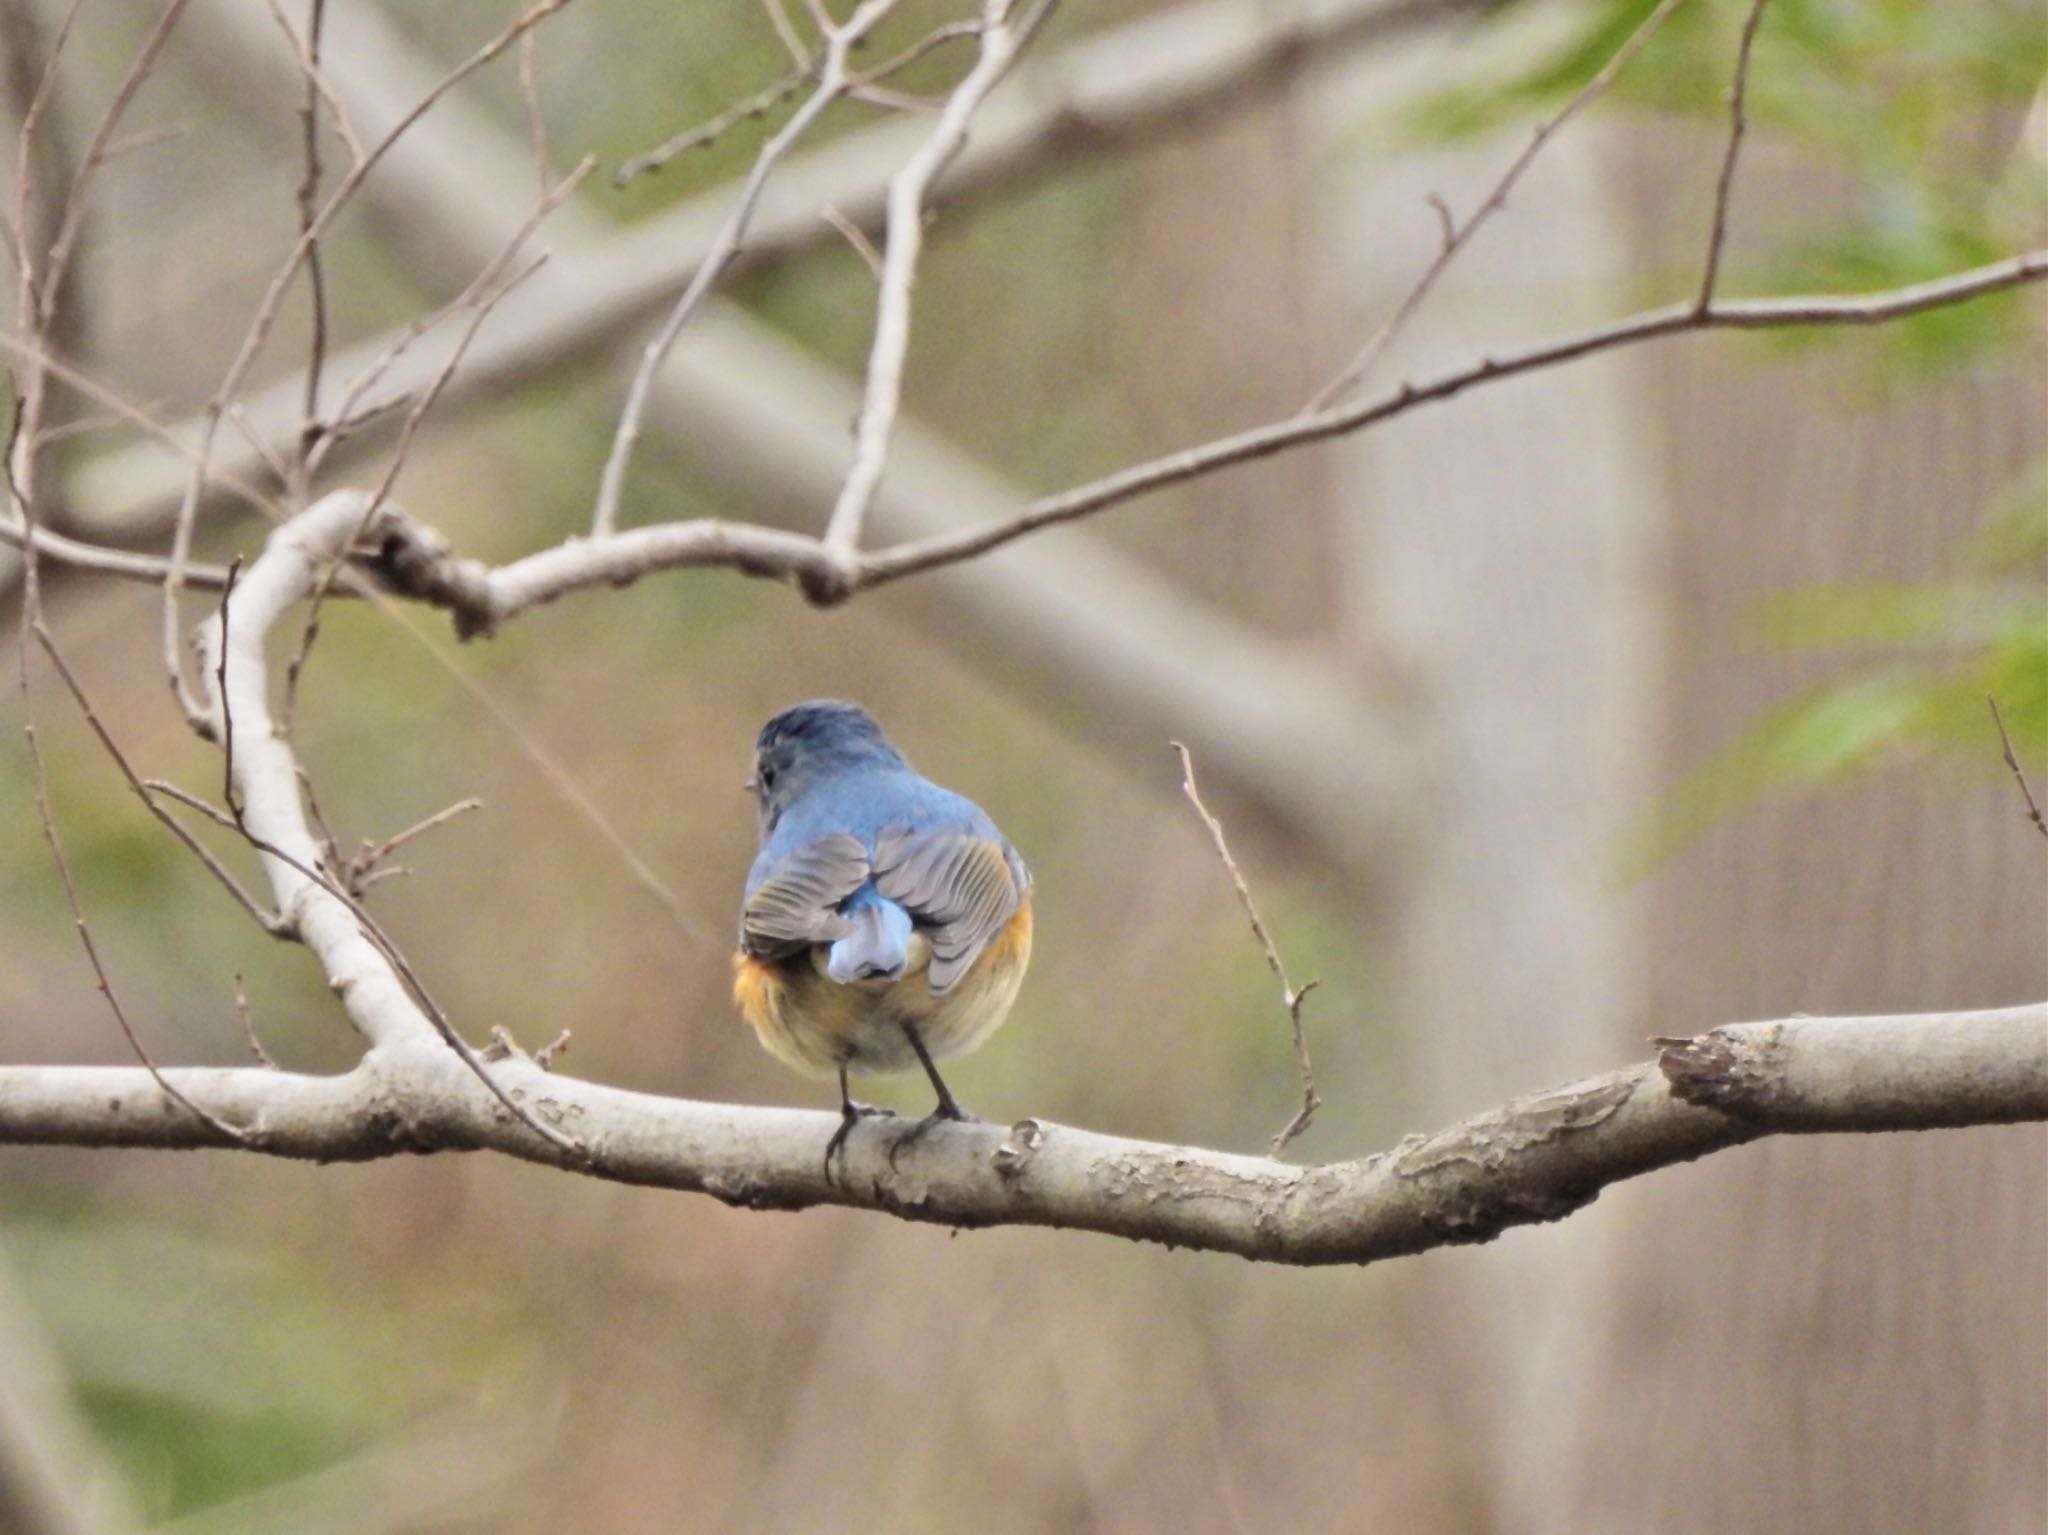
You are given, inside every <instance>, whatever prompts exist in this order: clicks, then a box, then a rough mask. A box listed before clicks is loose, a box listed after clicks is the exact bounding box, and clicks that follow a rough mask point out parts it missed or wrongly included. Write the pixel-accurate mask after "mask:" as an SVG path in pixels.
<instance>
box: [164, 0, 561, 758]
mask: <svg viewBox="0 0 2048 1535" xmlns="http://www.w3.org/2000/svg"><path fill="white" fill-rule="evenodd" d="M180 3H181V0H180ZM567 3H568V0H534V3H533V4H532V5H530V6H529V7H528V8H527V9H526V10H525V11H524V12H522V13H521V14H520V15H519V16H518V17H516V18H515V19H514V20H513V21H512V22H511V23H510V24H509V25H508V26H506V27H505V28H504V30H503V31H501V32H499V33H498V34H497V35H496V36H495V37H493V38H492V39H491V40H490V41H489V42H487V43H485V44H484V45H483V46H482V47H480V48H478V49H477V50H476V51H475V52H474V53H472V54H470V55H469V57H468V58H466V59H464V60H463V61H462V62H461V63H459V64H457V65H456V66H455V67H454V68H453V69H450V70H449V71H447V72H446V73H445V74H443V75H442V76H441V77H440V79H439V80H438V81H437V82H436V83H435V84H434V86H433V87H432V88H431V89H429V90H428V91H427V92H426V94H425V95H424V96H422V97H421V99H420V100H419V101H417V102H415V103H414V104H413V106H412V108H411V109H410V110H408V111H407V112H406V113H404V114H403V115H402V116H401V117H400V118H399V119H398V121H397V122H396V123H394V124H393V125H392V127H391V130H390V131H389V132H388V133H386V134H385V135H384V137H383V138H381V139H379V140H378V141H377V143H376V145H375V146H374V147H372V148H371V149H370V151H369V152H368V153H367V154H365V155H364V156H363V157H362V159H361V160H359V161H357V163H356V164H354V165H352V166H351V167H349V170H348V171H347V173H346V174H345V175H343V176H342V177H341V179H340V180H339V181H338V182H337V183H336V185H335V188H334V190H333V191H332V192H331V193H329V194H328V196H327V200H326V201H325V202H324V203H322V204H321V206H320V209H319V211H318V212H317V213H315V214H314V216H313V218H312V221H311V222H310V223H309V224H308V225H307V226H306V227H305V228H304V229H303V230H301V231H300V234H299V238H298V240H297V242H296V243H295V244H294V245H293V246H292V249H291V251H290V252H289V254H288V255H287V256H286V258H285V260H284V263H283V264H282V265H281V266H280V267H279V268H278V270H277V271H276V272H275V273H274V274H273V275H272V277H271V280H270V285H269V287H268V288H266V289H265V291H264V294H263V297H262V299H261V300H260V301H259V303H258V304H257V308H256V315H255V318H254V319H253V320H252V321H251V322H250V324H249V328H248V330H247V332H246V333H245V334H244V336H243V338H242V344H241V347H240V349H239V350H238V351H237V352H236V354H235V357H234V360H233V361H232V362H230V363H229V365H228V370H227V374H226V376H225V377H224V378H223V379H222V380H221V383H220V387H219V388H217V389H216V390H215V391H214V393H213V397H212V398H211V399H210V400H209V401H208V402H207V407H206V410H205V411H204V412H203V413H202V416H201V425H200V430H199V447H198V451H197V453H196V454H195V455H194V465H195V467H194V469H193V472H192V473H191V474H190V475H189V476H188V477H187V479H186V482H185V494H184V498H183V500H182V501H181V502H180V503H179V507H178V516H177V520H176V523H175V524H174V527H173V530H172V536H171V563H170V571H169V573H168V574H167V575H166V576H165V577H164V598H163V639H164V666H165V670H166V671H167V672H168V674H169V678H170V683H171V691H172V694H173V695H174V696H175V697H176V699H177V701H178V706H179V708H180V709H181V710H182V711H183V712H184V715H185V718H186V720H187V721H188V722H189V723H190V724H191V725H192V727H193V729H194V730H195V731H199V732H201V733H203V732H204V731H205V729H206V728H207V727H206V719H207V714H206V711H205V710H204V709H202V708H201V707H200V705H199V701H198V700H197V699H196V698H195V697H194V696H193V694H192V691H191V688H190V687H189V685H188V684H187V681H186V677H185V667H184V660H183V656H182V654H181V653H180V650H179V646H178V630H179V619H178V593H179V591H180V589H181V588H182V587H183V585H184V579H183V571H184V566H185V562H186V560H187V559H188V558H190V555H191V549H192V531H193V526H194V524H195V522H196V521H197V519H198V515H199V501H200V497H201V495H202V494H203V493H204V491H205V489H206V465H207V462H208V460H209V459H210V457H211V455H212V451H213V440H214V437H215V434H216V433H217V432H218V430H219V427H220V418H221V416H222V415H223V413H225V411H226V409H227V406H228V402H229V401H230V400H231V399H233V397H234V395H235V393H236V392H237V391H238V390H239V389H240V388H241V385H242V381H243V379H244V378H245V377H246V376H247V375H248V371H249V368H250V367H251V365H252V364H253V363H254V362H255V360H256V356H257V354H258V353H259V352H260V351H261V350H262V348H263V344H264V342H265V341H266V340H268V339H269V336H270V332H271V328H272V327H273V326H274V325H275V324H276V322H277V316H278V311H279V308H280V307H281V305H282V303H283V301H284V295H285V293H286V291H287V290H288V289H289V288H290V286H291V284H292V281H293V279H294V278H296V277H297V275H298V272H299V268H300V267H301V266H302V265H304V263H305V261H306V258H307V255H308V253H309V252H310V250H311V249H312V248H313V246H314V245H315V243H316V242H317V241H318V240H319V239H320V237H321V236H322V235H323V234H324V233H325V232H326V229H327V226H328V225H329V224H330V223H332V222H333V220H334V219H335V217H336V216H337V215H338V214H339V213H340V211H341V210H342V208H343V207H345V206H346V205H347V204H348V202H349V201H350V199H351V198H353V197H354V196H355V194H356V192H357V190H358V189H359V188H360V187H361V186H362V184H363V182H364V181H365V180H366V179H367V178H368V177H369V175H370V172H371V171H373V170H374V169H375V168H376V167H377V165H378V163H379V162H380V161H381V160H382V159H383V158H384V156H385V155H386V154H388V153H389V152H390V150H391V148H392V146H393V145H395V144H396V143H397V142H398V141H399V140H400V139H401V138H403V137H404V136H405V134H406V132H407V131H408V130H409V129H411V127H412V126H413V125H414V124H415V123H417V122H418V121H419V120H420V119H421V118H422V117H424V116H425V115H426V114H427V113H428V112H429V111H431V110H432V109H433V107H434V104H435V103H436V102H438V101H439V100H440V99H441V98H442V97H443V96H445V95H447V93H448V92H449V91H451V90H453V89H454V88H455V87H456V86H457V85H459V84H461V83H462V82H463V81H464V80H466V79H468V78H469V76H471V75H473V74H474V73H476V71H478V70H479V69H481V68H483V67H484V66H485V65H486V64H488V63H490V62H491V61H492V60H494V59H496V58H497V57H498V56H499V55H500V54H502V53H503V52H504V51H505V50H506V49H508V48H510V47H511V46H512V45H513V44H514V43H516V42H518V40H519V39H520V37H522V36H523V35H524V34H525V33H526V32H528V31H530V30H531V29H532V28H534V27H536V26H538V25H539V24H540V23H541V22H542V21H544V20H546V19H547V18H548V17H549V16H551V15H553V14H554V13H555V12H556V11H558V10H560V9H561V8H562V7H563V6H564V5H565V4H567Z"/></svg>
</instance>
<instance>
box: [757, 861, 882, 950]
mask: <svg viewBox="0 0 2048 1535" xmlns="http://www.w3.org/2000/svg"><path fill="white" fill-rule="evenodd" d="M868 874H869V869H868V851H867V848H866V847H864V846H863V845H862V843H861V841H860V839H859V838H858V837H852V836H848V835H847V834H846V833H844V832H837V833H834V834H833V835H832V836H829V837H820V838H819V839H818V840H817V841H815V842H807V843H805V844H804V845H803V846H802V847H800V848H798V849H796V851H794V852H793V853H791V854H789V855H788V856H787V857H786V858H784V859H783V860H782V861H781V862H779V863H777V864H776V865H775V866H774V867H773V868H771V869H770V870H769V871H768V873H767V875H766V876H765V877H764V878H763V879H762V880H761V882H760V883H759V884H758V885H756V886H755V887H754V888H753V889H752V890H750V891H748V892H747V903H746V907H745V910H744V911H743V912H742V914H741V916H740V944H741V946H742V947H743V948H745V949H746V950H747V952H748V953H750V954H758V955H760V956H762V957H764V958H768V959H780V958H783V957H785V956H787V955H790V954H794V953H798V952H800V951H801V950H803V949H807V948H809V947H810V946H811V945H812V944H814V943H834V942H836V941H838V940H839V939H841V938H844V937H846V936H847V934H849V933H851V932H852V931H853V924H852V923H851V922H849V921H848V920H847V919H846V918H845V917H844V916H842V915H840V913H839V911H838V906H839V903H840V902H842V901H844V900H845V899H846V898H847V897H848V896H850V895H852V894H853V893H854V891H856V890H858V889H860V887H861V886H862V885H864V884H866V883H867V880H868Z"/></svg>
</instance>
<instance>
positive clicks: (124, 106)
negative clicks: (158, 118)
mask: <svg viewBox="0 0 2048 1535" xmlns="http://www.w3.org/2000/svg"><path fill="white" fill-rule="evenodd" d="M186 3H187V0H165V5H164V8H163V10H162V12H161V13H160V14H159V15H158V17H157V21H156V25H155V26H154V27H152V28H151V29H150V33H149V36H148V37H147V38H145V39H144V40H143V44H142V47H141V49H140V50H139V51H138V52H137V53H136V55H135V57H134V59H133V60H131V61H130V63H129V65H128V68H127V70H126V71H125V72H124V73H123V74H122V76H121V83H120V84H119V85H117V86H116V87H115V88H114V95H113V99H112V100H111V101H109V102H108V103H107V109H106V111H105V112H103V113H101V114H100V120H99V123H98V125H97V126H96V127H95V128H94V129H93V131H92V135H91V137H90V138H88V139H87V140H86V144H85V150H84V152H83V154H82V155H81V157H80V159H79V163H78V172H77V174H76V175H74V176H73V177H72V178H71V185H70V186H69V187H68V188H66V190H65V193H64V207H63V212H62V213H61V214H60V215H59V217H58V221H57V236H56V238H55V239H54V240H52V241H51V242H50V251H49V256H48V258H47V259H46V260H45V262H44V264H43V278H42V292H41V294H40V297H39V309H40V313H41V321H42V329H43V333H44V334H48V331H49V328H50V326H51V325H52V324H53V323H54V322H55V320H56V316H57V303H58V300H59V297H60V295H61V292H62V289H63V287H64V277H65V274H66V272H67V271H68V270H69V269H70V265H71V255H72V251H73V250H74V248H75V247H76V245H77V243H78V236H79V234H80V232H81V231H82V230H83V229H84V228H85V213H86V205H87V200H88V192H89V190H90V188H91V185H92V180H93V176H94V173H95V172H97V171H98V170H99V168H100V166H101V165H103V164H104V163H105V162H106V150H107V145H108V144H109V143H111V142H112V141H113V139H114V135H115V133H116V131H117V130H118V129H119V128H120V126H121V119H122V117H123V116H124V115H126V113H127V111H128V107H129V105H130V104H131V103H132V102H133V101H134V100H135V93H136V92H137V91H139V90H141V89H142V83H143V81H145V80H147V79H148V78H149V75H150V71H151V70H153V69H154V68H155V67H156V60H157V55H158V54H160V53H161V52H162V51H163V47H164V44H166V43H167V42H169V41H170V38H171V31H172V29H173V28H175V27H176V26H177V24H178V18H179V17H180V16H182V15H183V14H184V12H185V6H186ZM67 25H68V22H67ZM55 58H56V55H55V52H54V50H53V51H52V54H51V59H52V62H54V61H55Z"/></svg>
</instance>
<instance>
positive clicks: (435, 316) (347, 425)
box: [311, 155, 597, 469]
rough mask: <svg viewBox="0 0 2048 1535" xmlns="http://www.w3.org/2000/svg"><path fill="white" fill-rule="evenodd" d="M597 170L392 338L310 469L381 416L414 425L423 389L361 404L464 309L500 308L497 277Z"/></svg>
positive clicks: (574, 182) (553, 198)
mask: <svg viewBox="0 0 2048 1535" xmlns="http://www.w3.org/2000/svg"><path fill="white" fill-rule="evenodd" d="M596 164H597V157H596V156H595V155H585V156H584V157H583V158H582V159H581V160H580V161H578V162H577V163H576V165H575V166H573V167H572V168H571V169H570V171H569V173H568V174H567V175H566V176H564V177H563V178H562V179H561V180H560V181H559V182H557V183H555V185H553V186H552V187H548V188H544V189H543V190H542V192H541V195H540V198H539V199H538V200H537V201H536V202H535V203H534V205H533V208H532V211H530V212H529V213H528V214H527V216H526V218H525V220H524V221H523V222H521V224H520V225H519V227H518V228H517V229H515V230H513V231H512V233H511V235H510V236H509V237H508V238H507V239H506V241H505V243H504V244H503V245H501V246H500V247H499V248H498V249H497V251H496V252H494V253H493V254H492V256H491V259H490V260H488V261H486V262H485V263H484V264H483V266H482V267H481V268H479V269H478V271H477V274H476V275H475V276H474V277H472V278H471V279H470V280H469V281H468V283H467V284H465V285H464V287H463V289H462V291H461V292H460V293H458V294H456V295H455V297H454V298H452V299H450V300H449V301H448V302H447V303H446V304H443V305H442V306H441V307H440V308H439V309H435V310H432V311H430V312H428V313H427V314H423V315H419V316H416V317H415V318H414V319H413V320H412V321H411V322H410V323H408V324H407V325H406V326H405V328H404V329H403V330H401V331H400V332H399V333H398V334H397V335H396V336H395V337H393V338H392V340H391V342H390V344H389V345H387V346H386V347H385V348H384V349H383V350H382V351H381V352H379V353H378V354H377V356H376V358H375V359H374V360H373V361H372V362H371V363H370V366H369V367H367V368H365V369H364V370H363V371H362V373H361V374H359V375H358V376H357V377H356V378H354V379H351V380H350V381H349V385H348V387H347V388H346V389H344V390H343V391H342V397H341V400H340V402H339V403H338V404H337V405H336V406H335V408H334V412H333V415H332V416H331V417H330V419H329V422H328V423H325V424H323V425H322V426H321V427H320V430H319V437H320V441H319V442H318V443H317V444H316V445H315V446H314V448H313V452H312V457H311V464H312V467H314V468H316V469H317V468H318V467H319V466H320V464H321V462H322V461H323V460H324V459H325V458H326V456H327V454H328V452H329V450H330V449H331V448H332V447H333V446H334V444H335V443H337V442H339V441H341V440H342V439H343V438H344V437H346V436H347V434H348V433H349V431H351V430H352V429H354V428H355V427H357V426H359V425H361V424H362V423H363V422H365V421H368V420H370V419H372V418H374V417H376V416H380V415H383V414H384V413H385V412H387V411H391V410H396V409H398V408H399V407H400V406H404V407H405V408H406V410H407V412H408V416H407V419H408V420H411V419H414V417H413V415H412V414H411V413H412V412H414V411H417V410H418V409H419V407H420V401H421V398H422V396H423V395H424V394H425V393H426V390H425V389H408V390H405V391H403V392H402V393H400V394H398V395H394V396H391V397H389V398H386V399H382V400H374V401H372V402H370V403H369V404H368V405H364V404H363V403H362V398H363V396H364V395H365V394H367V393H369V391H370V390H371V389H373V388H374V387H376V385H377V383H378V381H379V380H380V379H382V378H383V377H384V375H385V374H386V373H388V372H389V371H390V370H391V368H392V367H393V366H394V365H395V364H396V363H397V361H398V359H399V358H401V357H403V356H404V355H405V354H406V352H408V351H409V350H411V348H412V346H413V344H414V343H415V342H417V341H418V340H419V339H420V338H421V337H422V336H425V335H426V334H427V333H428V332H429V331H432V330H434V329H436V328H437V327H438V326H440V325H441V324H442V323H443V322H444V321H445V320H447V319H448V318H449V317H450V316H452V315H456V314H460V313H461V312H462V311H463V310H465V309H472V308H474V307H475V306H477V305H478V304H482V303H484V302H485V300H486V299H487V298H488V301H489V303H490V304H496V303H497V302H498V301H499V300H500V299H502V298H504V297H505V295H506V293H508V292H510V291H511V286H512V285H511V284H507V285H505V286H504V287H503V288H501V289H498V290H497V291H496V292H495V293H494V292H493V291H492V285H493V284H494V283H496V282H497V281H498V278H499V276H500V275H501V274H502V273H503V272H504V271H505V270H506V268H508V267H509V266H510V265H511V264H512V261H513V258H514V257H516V256H517V255H518V254H519V252H520V250H521V249H523V248H524V246H525V244H526V242H527V241H528V240H530V239H531V238H533V235H534V233H535V231H537V230H538V229H539V228H540V226H541V225H542V224H543V223H545V222H546V221H547V217H548V215H549V214H551V213H553V212H554V211H555V210H556V209H557V208H559V207H561V206H562V204H563V203H565V202H567V201H568V200H569V198H570V196H571V195H572V194H573V193H574V192H575V190H576V188H577V187H579V186H581V185H582V184H583V178H584V177H586V176H588V175H589V174H590V171H591V168H592V167H593V166H595V165H596ZM523 276H524V274H522V280H523ZM470 334H471V335H472V336H473V335H474V334H475V330H474V324H472V328H471V332H470ZM467 344H468V342H467V341H466V340H465V341H464V343H463V345H464V346H466V345H467ZM452 375H453V369H452V368H450V367H448V366H446V365H444V366H443V368H442V370H441V372H440V373H438V374H437V375H436V376H435V379H434V380H432V381H431V384H432V387H433V388H434V389H435V391H436V392H438V391H439V389H441V388H445V387H446V385H447V382H448V379H449V378H450V377H452Z"/></svg>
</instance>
